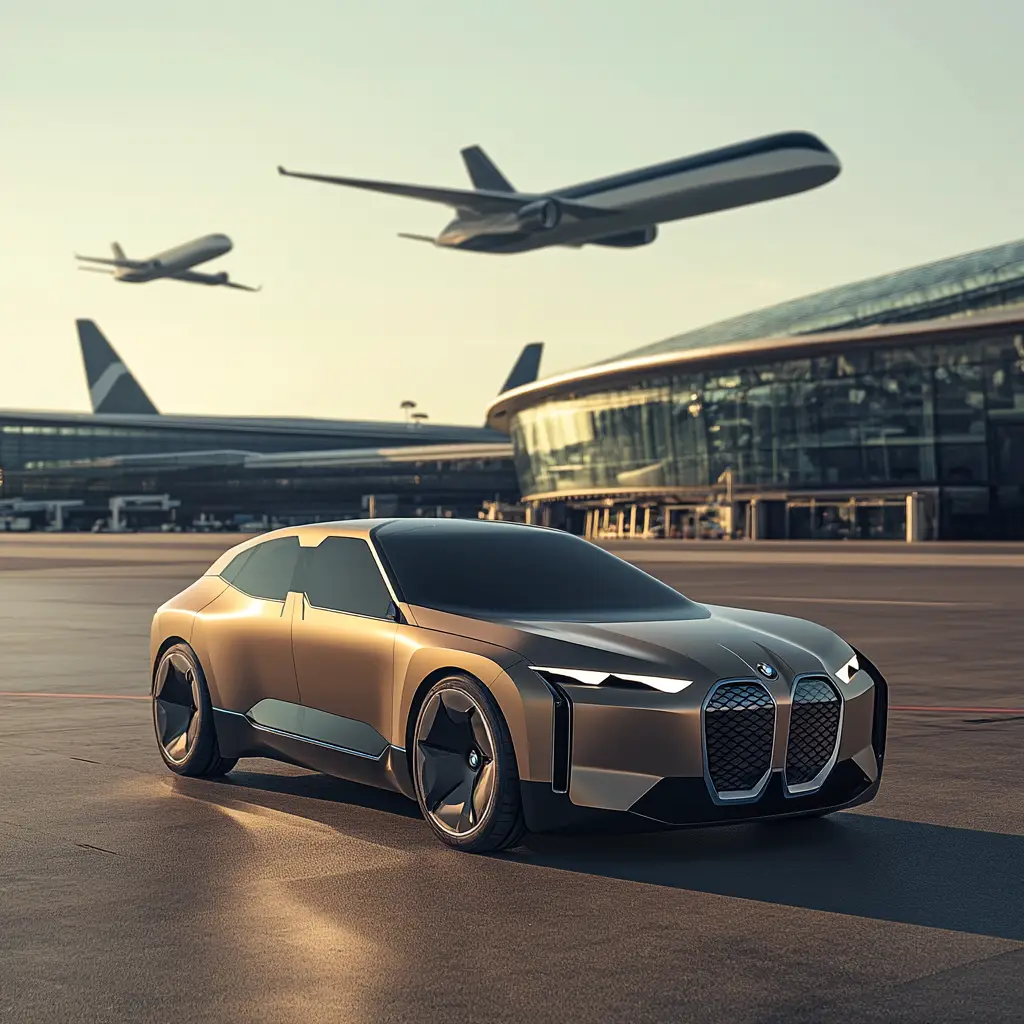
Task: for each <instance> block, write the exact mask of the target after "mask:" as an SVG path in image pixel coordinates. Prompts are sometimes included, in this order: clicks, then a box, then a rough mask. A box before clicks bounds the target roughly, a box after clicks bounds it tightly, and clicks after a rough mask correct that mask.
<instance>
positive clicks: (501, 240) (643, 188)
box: [277, 131, 840, 253]
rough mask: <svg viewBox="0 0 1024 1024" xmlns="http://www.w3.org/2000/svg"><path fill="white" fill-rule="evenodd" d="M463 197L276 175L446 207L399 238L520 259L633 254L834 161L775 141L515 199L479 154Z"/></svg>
mask: <svg viewBox="0 0 1024 1024" xmlns="http://www.w3.org/2000/svg"><path fill="white" fill-rule="evenodd" d="M462 159H463V162H464V163H465V165H466V170H467V171H468V173H469V178H470V181H471V182H472V184H473V188H472V189H458V188H434V187H432V186H428V185H403V184H399V183H395V182H389V181H376V180H371V179H366V178H348V177H344V178H342V177H332V176H329V175H324V174H307V173H303V172H299V171H288V170H285V168H283V167H278V169H277V170H278V173H279V174H283V175H286V176H288V177H292V178H306V179H308V180H309V181H321V182H326V183H328V184H331V185H346V186H349V187H351V188H359V189H368V190H369V191H372V192H384V193H388V194H390V195H397V196H406V197H408V198H410V199H422V200H426V201H427V202H432V203H440V204H442V205H445V206H450V207H452V208H453V209H454V210H455V211H456V217H455V219H454V220H453V221H451V223H449V224H448V225H447V227H445V228H444V230H443V231H441V233H440V234H439V235H438V236H437V237H436V238H434V237H432V236H429V235H414V234H406V233H402V234H400V237H402V238H411V239H414V240H416V241H422V242H430V243H431V244H433V245H436V246H439V247H441V248H447V249H465V250H470V251H473V252H488V253H515V252H528V251H530V250H532V249H542V248H547V247H548V246H554V245H560V246H570V247H573V248H580V247H581V246H584V245H599V246H610V247H612V248H617V249H632V248H636V247H637V246H641V245H649V244H650V243H651V242H653V241H654V240H655V239H656V238H657V237H658V225H659V224H663V223H666V222H668V221H674V220H682V219H684V218H687V217H698V216H701V215H703V214H706V213H714V212H716V211H718V210H729V209H733V208H734V207H738V206H747V205H749V204H751V203H761V202H765V201H766V200H769V199H778V198H780V197H782V196H788V195H793V194H795V193H797V192H806V191H807V190H809V189H812V188H817V187H818V186H820V185H825V184H827V183H828V182H830V181H832V179H833V178H835V177H836V176H837V175H838V174H839V171H840V164H839V158H838V157H837V156H836V155H835V153H833V152H832V150H831V149H829V148H828V146H826V145H825V143H824V142H822V141H821V139H819V138H818V137H817V136H816V135H812V134H810V133H809V132H796V131H794V132H783V133H779V134H775V135H767V136H764V137H763V138H759V139H751V140H749V141H747V142H740V143H738V144H736V145H732V146H725V147H723V148H721V149H713V150H709V151H707V152H704V153H698V154H696V155H694V156H688V157H683V158H682V159H679V160H671V161H669V162H667V163H662V164H654V165H652V166H649V167H641V168H639V169H637V170H635V171H627V172H625V173H623V174H615V175H612V176H610V177H606V178H598V179H597V180H595V181H588V182H584V183H583V184H578V185H569V186H566V187H565V188H556V189H551V190H550V191H546V192H518V191H516V189H514V188H513V187H512V184H511V183H510V182H509V180H508V179H507V178H506V177H505V176H504V175H503V174H502V173H501V171H500V170H498V168H497V166H496V165H495V164H494V163H493V162H492V161H491V159H490V158H489V157H488V156H487V154H486V153H485V152H484V151H483V150H482V149H481V148H480V147H479V146H470V147H468V148H467V149H463V150H462Z"/></svg>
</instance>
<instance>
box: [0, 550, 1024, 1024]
mask: <svg viewBox="0 0 1024 1024" xmlns="http://www.w3.org/2000/svg"><path fill="white" fill-rule="evenodd" d="M234 540H236V538H224V537H223V536H215V535H214V536H208V537H201V536H199V537H197V536H195V535H179V536H172V537H163V536H154V537H149V536H145V535H135V536H130V537H80V536H79V537H70V538H69V537H52V538H45V537H31V538H13V537H8V538H0V643H2V646H0V1021H3V1022H4V1024H6V1022H8V1021H10V1022H12V1024H13V1022H17V1024H28V1022H37V1021H38V1022H44V1021H45V1022H53V1021H60V1022H78V1021H82V1022H85V1021H88V1022H91V1024H99V1022H108V1021H109V1022H114V1021H117V1022H122V1021H132V1022H140V1021H145V1022H148V1021H175V1022H176V1024H188V1022H200V1021H201V1022H204V1024H206V1022H209V1021H212V1020H217V1021H245V1022H250V1021H251V1022H273V1024H277V1022H293V1021H294V1022H303V1024H313V1022H320V1021H324V1022H327V1021H330V1022H347V1021H360V1022H362V1021H366V1022H377V1021H387V1022H420V1021H442V1022H447V1021H473V1022H474V1024H476V1022H487V1024H491V1022H495V1024H497V1022H538V1024H540V1022H548V1021H551V1022H556V1021H557V1022H575V1021H587V1022H590V1021H594V1022H619V1021H622V1022H629V1024H641V1022H647V1021H659V1022H660V1021H672V1022H676V1021H687V1022H695V1024H696V1022H711V1021H715V1022H717V1021H728V1022H730V1024H747V1022H749V1024H755V1022H757V1024H774V1022H779V1024H783V1022H785V1024H790V1022H793V1024H798V1022H799V1024H803V1022H808V1024H809V1022H826V1021H842V1022H861V1021H863V1022H879V1024H881V1022H925V1021H928V1022H940V1021H942V1022H945V1021H1015V1022H1019V1021H1021V1020H1022V1019H1024V986H1022V985H1021V979H1022V978H1024V753H1022V741H1024V692H1022V691H1024V683H1022V678H1024V676H1022V673H1021V666H1022V663H1024V629H1022V628H1021V606H1022V604H1024V551H1022V550H1021V549H1020V548H1011V547H1009V546H1006V547H995V546H991V547H989V546H976V547H967V548H960V547H958V548H948V549H945V550H937V551H936V550H935V549H932V548H930V547H929V548H927V549H924V548H917V549H915V550H914V551H909V550H908V549H907V548H904V547H899V548H895V547H894V548H886V549H884V551H885V555H886V557H884V558H882V557H880V555H879V552H881V551H883V549H881V548H874V547H873V546H872V545H864V546H861V545H818V546H814V545H796V546H791V547H790V548H789V549H787V550H782V549H781V548H780V547H779V546H766V545H759V546H756V547H753V546H746V547H745V546H744V545H742V544H717V545H716V544H715V543H713V542H700V545H701V546H700V550H699V551H698V550H695V549H694V547H692V546H686V545H673V544H672V542H662V543H661V544H660V545H659V543H658V542H653V543H650V544H637V545H633V546H616V550H618V551H619V552H620V553H624V554H626V555H627V556H628V557H632V558H634V559H635V560H636V561H637V562H638V563H639V564H641V565H643V566H644V567H645V568H647V569H648V570H649V571H651V572H653V573H654V574H655V575H658V576H661V577H662V578H664V579H665V580H666V581H667V582H669V583H671V584H672V585H673V586H676V587H678V588H679V589H681V590H682V591H683V592H684V593H686V594H688V595H689V596H691V597H693V598H695V599H697V600H700V601H706V602H711V603H722V604H741V605H747V606H752V607H758V608H763V609H766V610H769V611H775V612H783V613H786V614H792V615H799V616H805V617H810V618H815V619H818V620H819V621H822V622H824V623H826V624H827V625H829V626H831V627H832V628H834V629H837V630H838V631H840V632H842V633H843V634H844V635H845V636H846V637H847V638H848V639H849V640H850V641H851V642H853V643H855V644H856V645H857V646H858V647H861V648H862V649H864V650H865V652H866V653H868V654H869V655H870V657H871V658H872V659H873V660H874V661H875V662H876V663H877V664H878V665H879V666H880V667H881V668H882V670H883V671H884V672H885V673H886V674H887V676H888V678H889V680H890V685H891V695H890V696H891V701H892V704H893V705H894V708H895V709H897V710H894V711H893V712H892V714H891V716H890V739H889V747H888V752H887V763H886V774H885V779H884V781H883V784H882V789H881V792H880V794H879V796H878V798H877V799H876V800H875V801H874V802H873V803H871V804H869V805H867V806H866V807H863V808H858V809H857V810H856V811H850V812H845V813H842V814H838V815H835V816H834V817H832V818H829V819H825V820H820V821H804V822H797V823H788V824H774V825H749V826H734V827H728V828H720V829H705V830H694V831H684V832H676V833H669V834H661V835H653V836H633V837H622V836H620V837H614V838H600V837H596V838H595V837H588V838H568V839H567V838H552V837H534V838H531V839H529V840H528V841H527V843H526V845H525V846H523V847H522V848H520V849H517V850H514V851H512V852H510V853H508V854H504V855H500V856H492V857H475V856H467V855H465V854H459V853H455V852H452V851H449V850H447V849H445V848H443V847H441V846H440V845H439V844H438V843H437V841H436V840H435V839H434V838H433V837H432V835H431V834H430V832H429V829H428V828H427V826H426V824H425V823H424V822H423V821H422V820H421V819H420V817H419V814H418V812H417V810H416V808H415V806H414V805H413V804H411V803H409V802H408V801H405V800H404V799H402V798H401V797H397V796H394V795H391V794H387V793H382V792H378V791H375V790H371V789H366V788H362V787H359V786H355V785H352V784H348V783H345V782H341V781H339V780H335V779H331V778H329V777H326V776H322V775H317V774H314V773H310V772H306V771H302V770H300V769H296V768H292V767H289V766H285V765H278V764H273V763H270V762H264V761H259V760H248V761H243V762H240V764H239V766H238V768H237V769H236V771H235V772H233V773H232V774H231V775H230V776H229V777H228V779H227V780H226V781H223V782H202V781H193V780H183V779H179V778H177V777H175V776H173V775H172V774H171V773H170V772H168V771H167V770H166V769H165V768H164V766H163V764H162V763H161V761H160V759H159V756H158V754H157V750H156V745H155V741H154V739H153V735H152V724H151V717H150V708H149V704H148V702H147V700H146V699H145V698H146V694H147V690H148V667H147V637H148V630H149V620H150V617H151V615H152V612H153V610H154V608H155V607H156V606H157V605H158V604H159V603H160V602H161V601H163V600H164V599H166V598H167V597H169V596H170V595H172V594H173V593H175V592H176V591H178V590H179V589H181V588H182V587H183V586H185V585H186V584H187V583H188V582H190V581H191V580H192V579H193V578H194V577H195V576H196V575H198V574H199V573H201V572H202V571H203V569H204V568H205V567H206V566H207V565H208V564H209V563H210V562H212V561H213V559H214V558H215V557H216V555H217V554H218V553H219V551H220V550H222V549H223V548H224V547H225V546H226V545H227V544H229V543H232V542H234ZM780 551H782V553H781V554H779V552H780ZM787 551H788V553H787ZM773 552H774V553H773ZM797 555H800V557H799V558H797V557H796V556H797ZM925 555H927V556H928V557H927V560H922V558H923V556H925ZM912 556H913V557H912ZM983 556H984V557H983ZM989 556H994V557H989ZM902 709H905V710H902Z"/></svg>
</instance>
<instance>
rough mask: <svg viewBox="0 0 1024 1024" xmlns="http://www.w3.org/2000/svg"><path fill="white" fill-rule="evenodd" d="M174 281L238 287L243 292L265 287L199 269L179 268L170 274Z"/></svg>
mask: <svg viewBox="0 0 1024 1024" xmlns="http://www.w3.org/2000/svg"><path fill="white" fill-rule="evenodd" d="M168 276H169V277H170V278H171V280H172V281H187V282H188V283H189V284H208V285H223V286H224V287H225V288H237V289H238V290H239V291H242V292H258V291H260V290H261V289H262V288H263V285H259V286H258V287H256V288H254V287H252V286H251V285H248V284H239V283H238V282H237V281H232V280H231V278H229V277H228V275H227V274H224V273H221V274H201V273H199V271H198V270H179V271H178V272H177V273H176V274H169V275H168Z"/></svg>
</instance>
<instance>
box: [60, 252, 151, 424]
mask: <svg viewBox="0 0 1024 1024" xmlns="http://www.w3.org/2000/svg"><path fill="white" fill-rule="evenodd" d="M115 249H116V247H115ZM75 326H76V327H77V328H78V344H79V347H80V348H81V350H82V362H83V364H84V365H85V379H86V382H87V383H88V385H89V398H90V400H91V401H92V411H93V412H113V413H134V414H137V415H139V414H141V415H151V416H155V415H158V414H159V410H158V409H157V407H156V406H155V405H154V404H153V403H152V401H151V400H150V398H149V396H148V395H147V394H146V392H145V391H143V390H142V386H141V385H140V384H139V382H138V381H137V380H136V379H135V378H134V377H133V376H132V374H131V371H130V370H129V369H128V367H127V366H125V365H124V363H123V362H122V361H121V357H120V356H119V355H118V354H117V353H116V352H115V351H114V348H113V346H112V345H111V344H110V342H109V341H107V339H106V338H105V337H104V336H103V332H102V331H101V330H100V329H99V328H98V327H97V326H96V324H95V323H93V321H92V320H76V321H75Z"/></svg>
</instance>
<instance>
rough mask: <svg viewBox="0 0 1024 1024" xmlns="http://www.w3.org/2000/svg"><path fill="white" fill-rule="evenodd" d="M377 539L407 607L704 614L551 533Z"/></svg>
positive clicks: (441, 525) (423, 533)
mask: <svg viewBox="0 0 1024 1024" xmlns="http://www.w3.org/2000/svg"><path fill="white" fill-rule="evenodd" d="M374 539H375V540H376V542H377V543H378V544H379V546H380V548H381V551H382V553H383V555H384V557H385V559H386V561H387V563H388V564H389V566H390V569H391V571H392V573H393V574H394V577H395V579H396V580H397V581H398V585H399V587H400V589H401V591H402V596H403V598H404V599H405V600H406V601H408V603H409V604H413V605H421V606H423V607H426V608H435V609H438V610H440V611H448V612H455V613H457V614H460V615H473V616H477V617H483V618H503V619H560V620H570V621H577V622H587V621H606V622H608V621H620V622H623V621H637V620H644V619H690V618H702V617H704V616H706V615H707V614H708V613H707V612H706V611H705V609H703V608H702V607H701V606H700V605H698V604H695V603H694V602H693V601H690V600H688V599H687V598H685V597H683V595H682V594H680V593H679V592H678V591H676V590H673V589H672V588H671V587H669V586H666V585H665V584H664V583H661V582H659V581H658V580H656V579H654V577H653V576H648V575H647V573H645V572H642V571H641V570H640V569H638V568H636V567H635V566H633V565H630V563H629V562H625V561H623V560H622V559H621V558H616V557H615V555H612V554H610V553H609V552H607V551H604V550H602V549H601V548H599V547H596V546H595V545H593V544H591V543H589V542H588V541H585V540H581V539H580V538H578V537H573V536H571V535H570V534H567V533H561V532H559V531H557V530H546V529H540V528H537V527H529V526H518V525H514V524H510V523H473V522H461V523H459V522H457V521H452V520H434V521H433V522H420V523H408V522H394V523H388V524H386V525H384V526H381V527H379V528H378V529H377V530H375V531H374Z"/></svg>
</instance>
